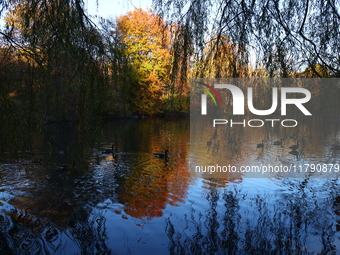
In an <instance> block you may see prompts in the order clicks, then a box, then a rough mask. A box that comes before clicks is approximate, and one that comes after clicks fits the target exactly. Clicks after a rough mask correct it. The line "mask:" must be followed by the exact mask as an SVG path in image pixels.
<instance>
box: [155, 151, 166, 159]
mask: <svg viewBox="0 0 340 255" xmlns="http://www.w3.org/2000/svg"><path fill="white" fill-rule="evenodd" d="M153 155H155V157H156V158H167V157H169V151H168V150H165V152H164V154H163V153H155V154H153Z"/></svg>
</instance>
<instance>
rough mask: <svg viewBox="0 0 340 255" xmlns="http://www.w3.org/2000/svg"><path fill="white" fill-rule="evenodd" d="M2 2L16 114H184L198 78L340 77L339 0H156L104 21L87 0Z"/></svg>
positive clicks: (10, 107)
mask: <svg viewBox="0 0 340 255" xmlns="http://www.w3.org/2000/svg"><path fill="white" fill-rule="evenodd" d="M98 4H100V2H99V3H98ZM113 4H114V1H113ZM0 6H1V8H0V14H1V15H2V17H5V22H6V25H5V27H3V28H1V31H0V35H1V38H0V39H1V49H0V57H1V63H0V65H1V66H0V67H1V71H0V76H1V82H0V92H1V93H0V104H1V106H2V107H1V109H0V110H3V111H2V112H1V113H3V114H2V116H6V114H7V115H8V113H9V112H10V113H11V114H10V116H11V118H14V117H13V116H17V118H22V119H28V120H29V119H31V118H37V116H39V115H40V116H43V118H44V119H50V120H51V119H52V120H53V119H63V118H83V117H85V116H88V115H89V116H98V115H99V116H113V115H125V116H131V115H135V114H137V115H154V114H162V113H164V112H177V113H178V112H186V111H188V95H189V89H188V84H189V79H190V78H194V77H220V78H224V77H254V76H255V77H257V76H260V77H339V76H340V38H339V37H340V36H339V35H340V26H339V24H340V14H339V9H340V8H339V7H340V2H339V0H324V1H318V0H306V1H295V0H266V1H260V0H227V1H219V0H209V1H208V0H203V1H197V0H186V1H181V0H154V1H153V7H154V9H153V10H142V9H135V10H134V11H131V12H129V13H126V14H124V15H122V16H120V17H118V18H117V19H116V20H104V19H102V20H101V21H100V22H94V20H93V19H92V18H93V17H91V16H89V15H88V13H87V11H86V8H85V3H84V1H82V0H63V1H61V0H57V1H51V0H29V1H23V0H2V1H0ZM14 112H16V113H20V114H13V113H14ZM19 116H20V117H19ZM4 118H7V117H4Z"/></svg>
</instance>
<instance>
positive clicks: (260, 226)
mask: <svg viewBox="0 0 340 255" xmlns="http://www.w3.org/2000/svg"><path fill="white" fill-rule="evenodd" d="M285 185H287V186H283V187H284V189H283V190H282V192H281V193H279V194H274V195H271V196H268V195H259V194H256V195H252V194H246V193H244V192H242V191H239V190H236V189H228V190H226V191H224V192H223V193H219V192H218V190H217V189H216V188H215V189H212V190H211V191H210V193H209V194H208V195H207V196H206V200H207V201H208V203H209V209H207V210H206V211H204V212H200V211H198V210H197V209H196V207H195V203H194V202H193V203H192V206H191V212H190V214H189V215H186V217H185V218H184V219H183V221H184V223H182V222H181V224H178V222H176V219H175V216H174V215H171V216H170V217H168V218H167V224H166V229H165V231H166V233H167V235H168V237H169V239H170V243H169V251H170V254H292V253H298V254H310V253H313V252H320V253H321V254H335V253H336V246H335V244H334V242H335V235H336V231H335V228H334V227H333V225H334V212H333V209H332V208H333V207H332V206H333V203H332V201H333V198H332V197H331V196H332V195H330V199H322V198H321V197H320V196H324V195H325V194H326V193H327V194H329V190H333V191H334V188H335V186H334V185H333V183H332V182H328V184H327V188H325V186H323V187H322V188H320V187H319V190H318V188H315V187H313V184H309V180H308V179H307V180H298V181H296V180H293V181H287V182H286V183H285ZM326 190H327V191H326ZM330 193H332V192H330ZM319 195H320V196H319ZM271 200H272V201H271Z"/></svg>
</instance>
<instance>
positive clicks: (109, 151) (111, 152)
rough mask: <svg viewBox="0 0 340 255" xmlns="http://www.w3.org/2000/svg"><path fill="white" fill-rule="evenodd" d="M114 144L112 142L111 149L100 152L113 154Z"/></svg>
mask: <svg viewBox="0 0 340 255" xmlns="http://www.w3.org/2000/svg"><path fill="white" fill-rule="evenodd" d="M115 148H116V145H114V144H112V146H111V149H105V150H102V154H115V153H116V151H115Z"/></svg>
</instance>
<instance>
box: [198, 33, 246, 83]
mask: <svg viewBox="0 0 340 255" xmlns="http://www.w3.org/2000/svg"><path fill="white" fill-rule="evenodd" d="M246 54H247V52H246V51H245V49H244V47H242V46H241V47H240V46H239V47H236V46H235V45H234V44H233V43H232V42H231V41H230V38H228V37H226V36H218V37H215V38H213V39H211V40H210V41H209V42H208V43H207V46H206V47H205V49H204V54H203V56H202V59H201V60H200V61H197V62H196V68H195V74H194V76H195V77H202V78H229V77H239V78H240V77H247V76H249V70H248V64H247V56H246Z"/></svg>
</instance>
